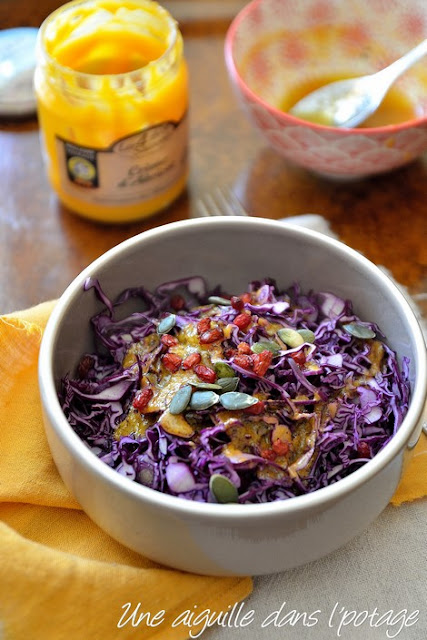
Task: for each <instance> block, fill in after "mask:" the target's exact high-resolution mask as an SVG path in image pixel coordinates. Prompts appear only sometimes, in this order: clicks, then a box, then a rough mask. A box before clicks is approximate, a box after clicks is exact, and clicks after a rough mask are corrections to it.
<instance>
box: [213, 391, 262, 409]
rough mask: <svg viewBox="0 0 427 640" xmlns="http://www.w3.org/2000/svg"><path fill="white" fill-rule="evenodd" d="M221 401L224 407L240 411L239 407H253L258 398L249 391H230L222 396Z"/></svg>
mask: <svg viewBox="0 0 427 640" xmlns="http://www.w3.org/2000/svg"><path fill="white" fill-rule="evenodd" d="M219 401H220V403H221V404H222V406H223V407H224V409H229V410H230V411H238V410H239V409H246V408H247V407H251V406H252V405H253V404H256V403H257V402H258V398H254V397H253V396H250V395H248V394H247V393H239V392H238V391H228V392H227V393H223V394H222V396H220V398H219Z"/></svg>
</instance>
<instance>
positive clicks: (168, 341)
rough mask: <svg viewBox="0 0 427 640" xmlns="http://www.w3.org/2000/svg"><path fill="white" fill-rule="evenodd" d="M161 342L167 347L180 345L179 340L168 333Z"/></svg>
mask: <svg viewBox="0 0 427 640" xmlns="http://www.w3.org/2000/svg"><path fill="white" fill-rule="evenodd" d="M160 341H161V343H162V344H164V345H165V346H166V347H176V345H177V344H179V342H178V338H175V336H171V335H169V334H168V333H164V334H163V335H162V337H161V338H160Z"/></svg>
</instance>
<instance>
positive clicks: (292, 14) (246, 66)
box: [225, 0, 427, 179]
mask: <svg viewBox="0 0 427 640" xmlns="http://www.w3.org/2000/svg"><path fill="white" fill-rule="evenodd" d="M426 37H427V4H426V3H425V1H424V0H406V1H405V2H399V0H370V1H369V2H367V1H366V0H352V1H351V2H342V0H301V1H300V2H295V1H294V0H253V1H252V2H250V3H248V4H247V5H246V6H245V7H244V8H243V9H242V10H241V11H240V13H239V14H238V15H237V16H236V18H235V19H234V20H233V23H232V24H231V26H230V29H229V31H228V33H227V37H226V43H225V60H226V63H227V69H228V72H229V74H230V78H231V82H232V85H233V87H234V89H235V92H236V94H237V96H238V98H239V101H240V102H241V104H242V106H243V107H244V109H245V111H246V113H247V114H248V116H249V118H250V120H251V121H252V122H253V124H254V125H255V127H256V128H257V129H258V130H259V132H260V133H261V134H262V135H263V136H264V137H265V138H266V139H267V141H268V142H269V144H271V145H272V146H273V147H274V148H275V149H276V151H278V152H279V153H280V154H281V155H283V156H284V157H285V158H287V159H288V160H290V161H291V162H292V163H294V164H297V165H300V166H302V167H304V168H306V169H309V170H311V171H314V172H316V173H320V174H322V175H325V176H329V177H332V178H341V179H354V178H361V177H364V176H368V175H373V174H376V173H383V172H385V171H390V170H391V169H396V168H397V167H400V166H402V165H404V164H407V163H408V162H411V161H412V160H414V158H416V157H418V156H420V155H421V154H422V153H424V152H425V151H426V150H427V100H426V95H427V86H426V83H427V79H426V75H425V60H421V61H420V62H418V63H417V64H416V65H415V66H414V67H413V68H412V69H410V70H409V71H407V72H406V73H405V74H404V75H403V76H401V78H399V80H397V82H396V83H395V85H394V87H393V93H394V95H395V98H394V100H393V97H392V92H390V95H389V97H388V99H387V101H388V105H389V111H388V115H389V116H390V113H394V114H396V113H399V111H400V115H401V116H402V112H403V111H404V112H405V113H404V114H403V121H399V123H397V122H395V121H394V120H393V118H394V117H395V116H393V117H392V118H391V121H392V124H387V125H386V126H376V125H375V123H374V124H371V126H370V127H368V128H362V127H357V128H350V129H338V128H334V127H329V126H323V125H320V124H314V123H310V122H307V121H304V120H301V119H299V118H296V117H294V116H292V115H290V114H289V113H287V111H286V110H287V109H289V108H290V107H291V106H293V104H295V102H296V101H297V100H298V99H300V98H302V97H303V95H304V94H306V93H308V92H310V91H312V90H314V89H316V88H318V87H319V86H321V85H322V84H326V83H327V82H332V81H333V80H338V79H344V78H346V77H352V76H362V75H367V74H370V73H374V72H375V71H379V70H380V69H382V68H384V67H385V66H387V64H390V63H391V62H393V61H394V60H396V59H397V58H399V57H400V56H402V55H403V54H404V53H406V52H407V51H409V50H410V49H412V48H413V47H415V45H417V44H418V43H419V42H421V40H423V39H424V38H426ZM301 88H305V89H304V90H303V91H302V92H301ZM397 91H399V92H400V97H399V94H398V93H396V92H397ZM406 102H407V103H409V104H406V105H405V103H406ZM384 104H385V105H386V104H387V103H384ZM409 105H411V108H407V107H409ZM281 107H283V109H285V110H283V109H282V108H281ZM393 110H394V111H393ZM411 111H412V113H411ZM384 121H385V120H382V122H384Z"/></svg>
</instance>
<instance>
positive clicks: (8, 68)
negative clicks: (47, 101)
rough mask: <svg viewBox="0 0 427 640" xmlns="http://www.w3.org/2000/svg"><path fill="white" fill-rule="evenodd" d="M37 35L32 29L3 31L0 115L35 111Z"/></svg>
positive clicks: (0, 57)
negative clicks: (34, 82) (34, 84)
mask: <svg viewBox="0 0 427 640" xmlns="http://www.w3.org/2000/svg"><path fill="white" fill-rule="evenodd" d="M37 33H38V29H35V28H33V27H18V28H16V29H4V30H1V31H0V116H23V115H30V114H32V113H34V112H35V110H36V98H35V93H34V88H33V81H34V70H35V66H36V39H37Z"/></svg>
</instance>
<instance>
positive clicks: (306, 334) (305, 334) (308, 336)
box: [297, 329, 316, 344]
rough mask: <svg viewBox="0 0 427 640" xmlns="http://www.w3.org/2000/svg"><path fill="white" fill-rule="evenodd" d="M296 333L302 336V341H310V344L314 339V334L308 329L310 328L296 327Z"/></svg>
mask: <svg viewBox="0 0 427 640" xmlns="http://www.w3.org/2000/svg"><path fill="white" fill-rule="evenodd" d="M297 333H299V334H300V336H302V338H303V340H304V342H310V343H311V344H313V342H314V341H315V339H316V336H315V335H314V333H313V332H312V331H310V329H298V331H297Z"/></svg>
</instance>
